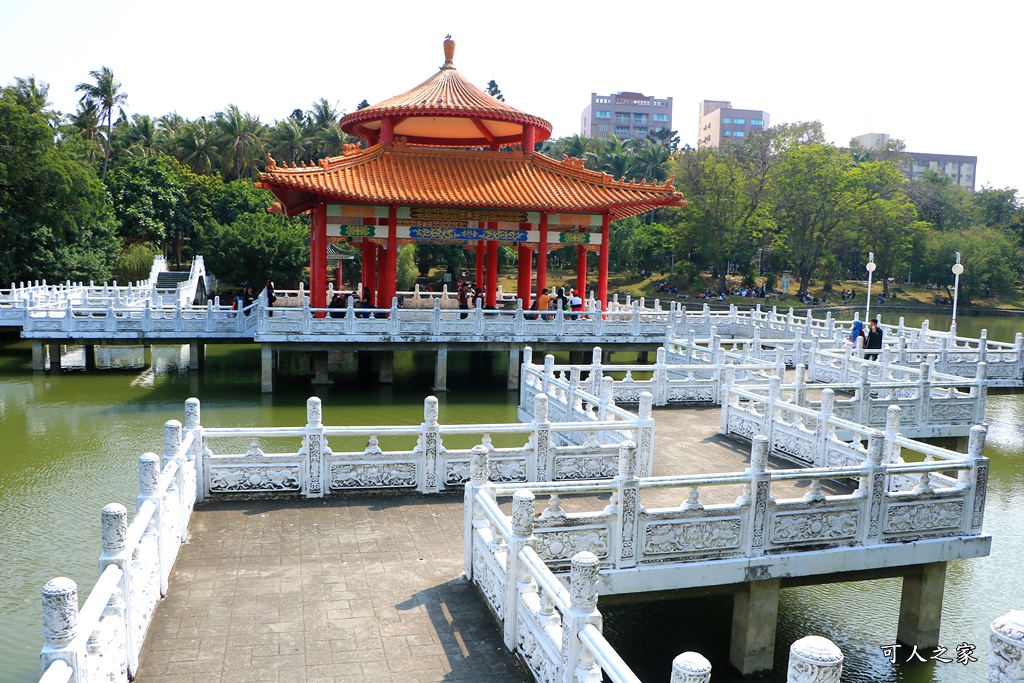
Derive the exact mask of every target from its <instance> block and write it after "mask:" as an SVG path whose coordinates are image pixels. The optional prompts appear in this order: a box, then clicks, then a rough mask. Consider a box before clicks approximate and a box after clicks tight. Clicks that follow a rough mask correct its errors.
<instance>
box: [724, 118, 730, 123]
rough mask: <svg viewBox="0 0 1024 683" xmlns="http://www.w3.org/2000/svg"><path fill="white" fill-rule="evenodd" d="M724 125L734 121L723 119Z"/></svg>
mask: <svg viewBox="0 0 1024 683" xmlns="http://www.w3.org/2000/svg"><path fill="white" fill-rule="evenodd" d="M722 123H732V119H730V118H724V119H722Z"/></svg>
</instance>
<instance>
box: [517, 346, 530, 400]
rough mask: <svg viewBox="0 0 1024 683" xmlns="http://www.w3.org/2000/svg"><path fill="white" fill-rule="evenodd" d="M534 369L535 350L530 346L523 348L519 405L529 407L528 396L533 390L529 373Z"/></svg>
mask: <svg viewBox="0 0 1024 683" xmlns="http://www.w3.org/2000/svg"><path fill="white" fill-rule="evenodd" d="M532 368H533V349H532V348H531V347H529V346H524V347H523V358H522V366H521V368H520V370H519V377H520V381H519V405H521V406H529V403H527V396H529V392H530V389H531V386H532V385H531V382H530V374H529V371H530V370H531V369H532Z"/></svg>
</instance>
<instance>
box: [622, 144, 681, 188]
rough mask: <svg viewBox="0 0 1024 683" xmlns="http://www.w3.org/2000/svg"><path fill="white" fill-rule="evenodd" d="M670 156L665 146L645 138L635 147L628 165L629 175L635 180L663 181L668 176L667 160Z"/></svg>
mask: <svg viewBox="0 0 1024 683" xmlns="http://www.w3.org/2000/svg"><path fill="white" fill-rule="evenodd" d="M671 156H672V155H671V153H670V152H669V148H668V147H667V146H665V145H663V144H661V143H660V142H652V141H651V140H645V141H644V142H643V144H641V145H639V146H638V147H636V153H635V155H634V156H633V161H632V163H631V164H630V167H629V171H630V177H631V178H633V179H635V180H643V179H646V180H650V181H655V182H661V181H664V180H665V179H666V178H668V162H669V159H670V158H671Z"/></svg>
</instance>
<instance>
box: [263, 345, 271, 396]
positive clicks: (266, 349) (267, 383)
mask: <svg viewBox="0 0 1024 683" xmlns="http://www.w3.org/2000/svg"><path fill="white" fill-rule="evenodd" d="M260 390H261V391H262V392H263V393H264V394H269V393H272V392H273V391H274V352H273V351H272V350H271V347H270V344H262V345H261V346H260Z"/></svg>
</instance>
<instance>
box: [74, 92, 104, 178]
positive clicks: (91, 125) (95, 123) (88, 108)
mask: <svg viewBox="0 0 1024 683" xmlns="http://www.w3.org/2000/svg"><path fill="white" fill-rule="evenodd" d="M71 125H72V126H74V127H75V128H76V129H78V132H79V134H81V136H82V137H83V138H85V140H86V141H87V142H90V143H92V144H91V145H90V146H89V163H90V164H91V163H92V160H93V158H94V157H95V155H96V150H97V149H99V148H100V147H101V145H102V144H103V131H102V130H100V126H101V125H103V124H102V122H101V121H100V109H99V107H97V106H96V103H95V102H79V103H78V111H76V112H75V113H74V114H72V115H71Z"/></svg>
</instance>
